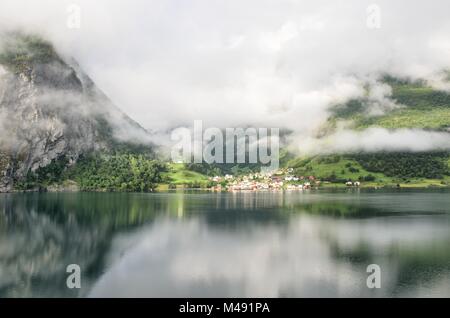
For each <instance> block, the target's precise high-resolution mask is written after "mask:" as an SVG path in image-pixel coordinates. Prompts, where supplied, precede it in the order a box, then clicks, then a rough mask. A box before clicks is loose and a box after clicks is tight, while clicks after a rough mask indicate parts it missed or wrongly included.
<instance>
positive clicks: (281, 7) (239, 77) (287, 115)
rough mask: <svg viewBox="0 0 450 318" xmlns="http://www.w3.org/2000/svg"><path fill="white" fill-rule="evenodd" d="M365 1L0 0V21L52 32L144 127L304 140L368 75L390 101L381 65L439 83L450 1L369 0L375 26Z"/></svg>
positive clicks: (448, 47)
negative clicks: (258, 130) (267, 132)
mask: <svg viewBox="0 0 450 318" xmlns="http://www.w3.org/2000/svg"><path fill="white" fill-rule="evenodd" d="M70 4H76V5H78V6H79V8H80V9H81V11H80V14H81V15H80V18H81V19H80V22H81V24H80V28H79V29H70V28H68V27H67V20H68V18H70V14H71V12H68V11H67V10H68V8H69V7H68V6H69V5H70ZM371 4H372V2H371V1H360V0H350V1H345V2H342V1H323V0H319V1H301V0H299V1H293V0H281V1H278V0H277V1H275V0H262V1H261V0H249V1H245V3H243V2H242V1H237V0H231V1H230V0H210V1H204V0H203V1H201V0H191V1H186V2H179V1H175V0H169V1H164V2H161V1H143V0H131V1H126V2H125V1H121V0H98V1H87V0H78V1H61V0H40V1H36V2H32V3H30V2H29V1H27V2H26V1H23V0H3V1H2V3H1V4H0V21H2V22H1V23H0V28H10V29H11V28H22V29H25V30H28V31H33V32H39V33H41V34H44V35H45V36H47V37H48V38H50V39H51V40H52V41H53V42H54V43H55V44H56V46H57V47H58V49H59V50H60V51H61V52H64V54H66V55H70V56H74V57H75V58H76V59H77V60H78V61H79V63H80V64H81V65H82V67H83V68H84V69H85V70H86V71H87V73H88V74H90V76H91V77H92V78H93V80H94V81H95V82H96V83H97V84H98V85H99V86H100V88H101V89H102V90H103V91H105V93H106V94H107V95H108V96H110V97H111V99H112V100H113V101H114V102H115V103H116V104H117V105H120V107H121V108H122V109H123V110H124V111H125V112H126V113H127V114H129V115H130V117H132V118H133V119H135V120H137V121H138V122H139V123H140V124H141V125H142V126H143V127H145V128H146V129H148V130H149V131H154V132H164V131H167V130H169V129H172V128H174V127H179V126H190V125H192V123H193V121H194V120H196V119H200V120H203V121H204V123H205V125H206V126H214V127H220V128H224V127H241V126H245V125H254V126H255V127H280V128H287V129H290V130H292V131H294V132H295V133H296V135H299V136H301V138H302V139H309V140H311V138H313V136H314V135H315V134H316V132H317V129H318V128H319V127H320V126H321V125H322V124H323V123H324V122H325V121H326V118H327V116H328V108H329V106H330V105H331V104H333V103H337V102H344V101H346V100H348V99H350V98H358V97H362V96H364V94H365V84H366V83H367V82H368V81H369V82H371V83H375V84H376V85H377V87H378V89H375V90H373V93H372V96H370V100H371V103H372V105H373V107H372V108H371V112H372V114H379V113H380V112H384V111H389V110H390V109H392V108H395V107H397V105H393V104H392V101H390V100H389V98H388V97H389V95H390V91H389V87H383V86H382V85H380V84H379V83H378V84H377V83H376V77H377V76H379V75H380V74H382V73H384V72H387V71H388V72H389V73H391V74H393V75H397V76H406V77H410V78H412V79H417V78H426V79H429V80H430V83H431V84H432V85H433V86H435V87H437V88H439V89H446V88H447V86H448V85H447V84H445V83H444V82H443V79H442V76H441V75H440V74H441V72H442V70H443V69H447V68H449V66H450V39H449V38H448V36H447V35H448V34H449V32H450V22H449V20H448V16H447V12H449V9H450V3H449V2H448V1H445V0H437V1H433V2H424V1H406V0H400V1H395V2H393V1H387V0H380V1H377V2H376V4H377V6H378V8H379V9H380V11H379V12H380V20H379V22H380V25H379V26H380V27H379V28H370V27H368V24H367V20H368V18H370V14H372V13H373V12H370V10H369V12H368V11H367V10H368V8H369V5H371ZM412 133H416V131H413V132H412ZM367 134H368V135H371V134H373V133H371V132H368V133H367ZM388 134H389V133H388V132H387V131H384V133H383V134H379V136H380V138H381V137H383V138H384V137H387V136H388ZM404 134H405V133H404V132H398V133H397V134H396V135H398V136H403V135H404ZM345 136H346V135H345ZM357 136H359V135H358V134H354V135H353V137H354V138H356V137H357ZM336 137H343V136H342V133H341V135H339V136H337V135H336ZM335 142H336V143H340V142H341V140H336V141H335ZM345 142H346V141H345ZM402 142H404V143H408V145H410V146H414V145H413V144H411V143H410V139H409V138H406V139H404V140H403V141H402ZM402 142H400V144H401V143H402ZM357 143H359V144H362V140H359V141H358V142H357ZM412 143H414V142H412ZM444 145H447V142H444ZM439 146H440V147H441V146H442V144H440V145H439ZM386 147H387V148H390V147H391V146H390V144H389V143H388V144H386ZM410 148H411V149H412V148H414V147H410Z"/></svg>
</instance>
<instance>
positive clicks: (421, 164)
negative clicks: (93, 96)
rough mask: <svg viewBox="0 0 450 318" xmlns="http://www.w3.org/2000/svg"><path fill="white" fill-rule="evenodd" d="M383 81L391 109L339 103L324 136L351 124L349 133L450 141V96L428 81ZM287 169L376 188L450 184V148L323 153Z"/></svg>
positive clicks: (359, 101) (366, 103)
mask: <svg viewBox="0 0 450 318" xmlns="http://www.w3.org/2000/svg"><path fill="white" fill-rule="evenodd" d="M380 82H381V83H382V85H387V86H388V87H389V88H390V90H391V94H390V96H389V97H388V98H387V99H386V101H385V102H386V103H387V104H389V105H390V107H389V108H387V109H386V108H385V109H383V110H382V111H379V112H375V113H374V112H373V108H374V107H373V106H374V105H373V102H371V101H370V98H369V97H368V98H361V99H355V100H350V101H348V102H347V103H345V104H340V105H336V106H334V107H332V109H331V116H330V118H329V120H328V124H327V125H326V127H325V128H324V130H323V132H322V135H323V136H327V135H328V134H333V133H334V132H335V131H336V130H338V129H339V127H342V126H345V127H346V129H351V130H354V131H359V132H363V131H364V130H365V129H368V128H380V129H388V130H389V131H395V130H397V129H415V130H416V131H419V130H425V131H428V132H430V131H434V132H439V133H442V134H443V135H444V136H445V135H447V136H448V139H449V140H450V94H449V93H447V92H445V91H439V90H436V89H433V88H432V87H430V86H428V85H427V83H426V81H411V80H408V79H398V78H394V77H392V76H384V77H383V78H382V79H381V80H380ZM375 106H376V105H375ZM375 108H376V107H375ZM431 143H432V140H430V144H431ZM287 166H289V167H291V168H294V169H295V171H296V172H297V173H299V174H306V175H315V176H317V177H318V178H320V179H322V180H326V181H330V182H332V183H340V184H343V183H345V181H347V180H353V181H355V180H360V181H364V182H365V183H366V184H370V185H374V186H383V185H396V184H402V185H410V186H449V185H450V151H448V149H436V150H435V151H427V152H412V151H400V150H399V151H378V152H372V153H361V152H360V153H341V154H334V155H317V156H312V157H311V156H309V157H301V158H295V159H293V160H291V161H289V162H288V164H287Z"/></svg>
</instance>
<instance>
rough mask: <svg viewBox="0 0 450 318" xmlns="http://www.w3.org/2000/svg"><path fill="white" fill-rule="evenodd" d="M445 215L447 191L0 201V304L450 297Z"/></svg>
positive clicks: (449, 224)
mask: <svg viewBox="0 0 450 318" xmlns="http://www.w3.org/2000/svg"><path fill="white" fill-rule="evenodd" d="M449 207H450V196H449V192H446V191H426V192H424V191H421V192H418V191H414V192H404V191H402V192H348V193H346V192H344V193H342V192H339V193H333V192H310V193H223V194H211V193H171V194H151V195H148V194H92V193H89V194H88V193H79V194H50V193H49V194H13V195H2V196H0V296H2V297H17V296H33V297H36V296H68V297H74V296H91V297H133V296H136V297H165V296H167V297H205V296H206V297H215V296H233V297H238V296H242V297H302V296H313V297H331V296H340V297H346V296H358V297H359V296H362V297H372V296H446V297H449V296H450V287H449V286H450V284H449V283H450V249H449V248H448V246H450V231H449V229H450V208H449ZM71 263H77V264H80V265H81V268H82V270H83V280H82V289H81V290H68V289H67V288H66V287H65V279H66V273H65V267H66V266H67V265H68V264H71ZM371 263H376V264H379V265H380V266H381V269H382V288H381V289H379V290H370V289H368V288H367V287H366V278H367V273H366V267H367V265H368V264H371Z"/></svg>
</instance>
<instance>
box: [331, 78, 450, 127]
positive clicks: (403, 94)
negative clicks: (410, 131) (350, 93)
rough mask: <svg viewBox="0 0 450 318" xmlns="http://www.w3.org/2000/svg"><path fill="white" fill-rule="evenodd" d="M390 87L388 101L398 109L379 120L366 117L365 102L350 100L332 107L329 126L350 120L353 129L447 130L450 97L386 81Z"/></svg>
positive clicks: (418, 84) (419, 84)
mask: <svg viewBox="0 0 450 318" xmlns="http://www.w3.org/2000/svg"><path fill="white" fill-rule="evenodd" d="M384 82H385V83H386V84H389V85H390V86H391V87H392V97H391V99H392V100H393V101H394V102H395V103H396V104H397V105H399V108H397V109H395V110H393V111H391V112H388V113H386V114H383V115H380V116H368V115H367V112H366V104H365V103H366V101H365V100H352V101H350V102H348V103H346V104H345V105H337V106H336V107H334V111H333V116H332V118H330V122H331V123H332V124H333V125H334V124H335V122H336V121H337V120H342V119H345V120H351V121H352V122H353V123H354V128H355V129H364V128H368V127H373V126H377V127H383V128H389V129H391V128H392V129H393V128H425V129H436V130H444V129H447V128H449V127H450V94H448V93H446V92H441V91H437V90H434V89H432V88H431V87H429V86H427V85H426V84H425V83H423V82H410V81H406V80H405V81H401V80H396V79H393V78H389V77H387V78H385V79H384Z"/></svg>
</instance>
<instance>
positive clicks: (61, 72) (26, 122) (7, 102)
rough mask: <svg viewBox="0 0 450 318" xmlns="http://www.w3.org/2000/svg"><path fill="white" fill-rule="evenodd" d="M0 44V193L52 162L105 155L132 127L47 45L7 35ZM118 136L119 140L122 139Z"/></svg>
mask: <svg viewBox="0 0 450 318" xmlns="http://www.w3.org/2000/svg"><path fill="white" fill-rule="evenodd" d="M4 38H6V39H7V40H3V42H4V43H1V44H0V131H1V136H0V192H5V191H10V190H12V189H13V185H14V182H16V181H17V180H21V179H22V178H24V177H25V176H26V175H27V173H28V172H29V171H36V170H37V169H38V168H39V167H44V166H46V165H48V164H49V163H51V161H52V160H54V159H56V158H59V157H61V156H65V157H66V158H69V162H71V163H73V162H75V161H76V160H77V159H78V158H79V156H80V155H81V154H83V153H87V152H90V151H95V150H104V151H108V150H109V149H110V148H111V147H112V144H113V143H114V142H117V140H119V139H118V138H119V137H118V136H119V135H120V132H121V131H122V132H123V131H138V132H137V133H138V134H142V135H145V134H146V131H145V130H144V129H143V128H141V127H140V126H139V125H138V124H137V123H135V122H133V121H132V120H131V119H130V118H128V117H127V116H126V115H125V114H123V113H122V112H121V111H120V110H119V109H117V108H116V107H115V106H114V105H113V104H112V103H111V102H110V101H109V100H108V98H107V97H106V96H105V95H104V94H102V93H101V92H100V91H99V90H98V89H97V88H96V87H95V84H94V83H93V82H92V81H91V80H90V79H89V77H88V76H87V75H86V74H84V73H83V72H82V71H81V69H80V68H79V66H78V65H77V64H76V62H74V61H70V62H67V61H64V60H63V59H62V58H60V56H58V54H57V53H56V52H55V50H54V49H53V47H52V46H51V44H49V43H47V42H45V41H43V40H41V39H40V38H36V37H33V36H25V35H21V34H8V35H7V36H6V37H4ZM122 135H123V134H122Z"/></svg>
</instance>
